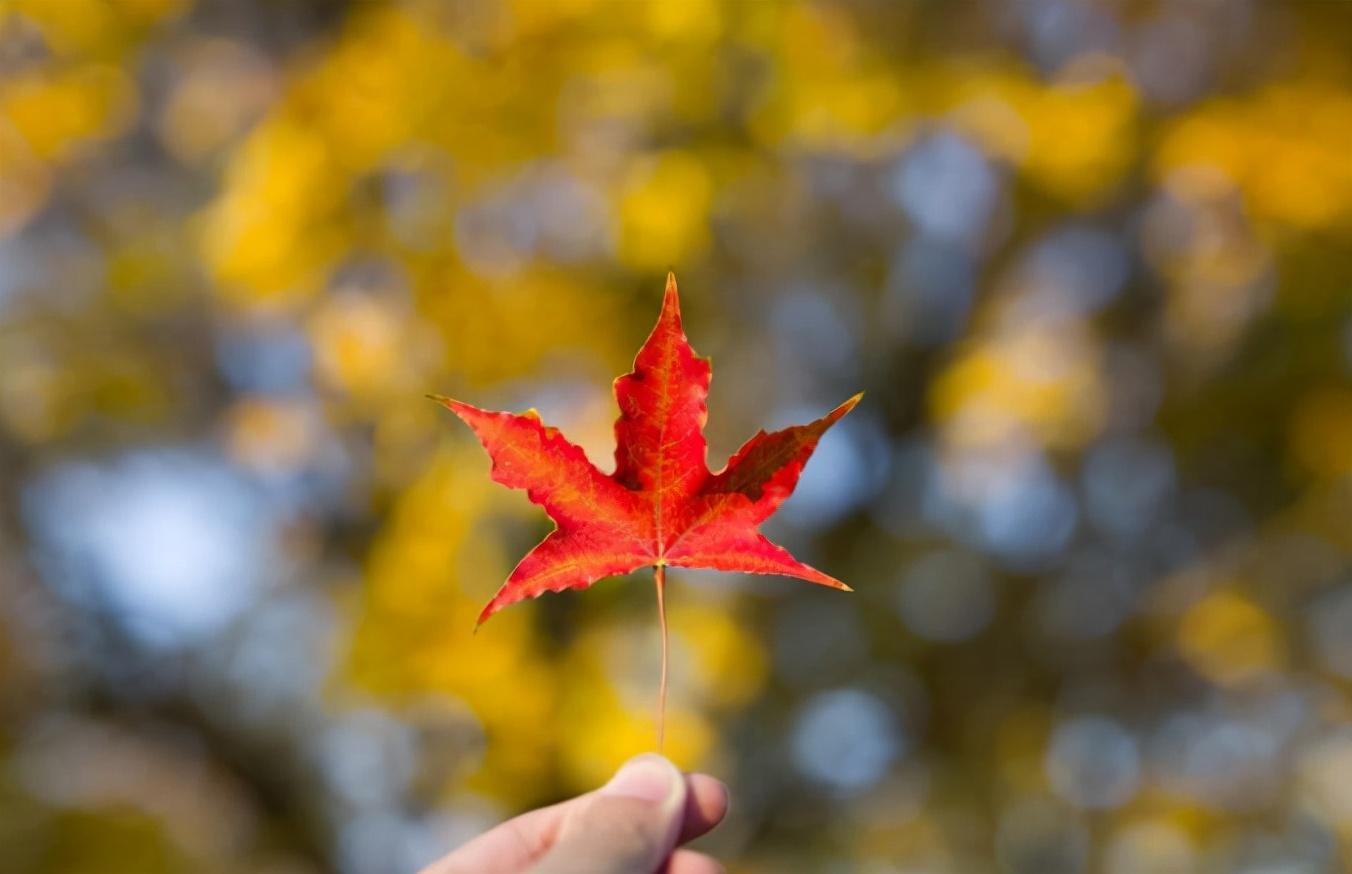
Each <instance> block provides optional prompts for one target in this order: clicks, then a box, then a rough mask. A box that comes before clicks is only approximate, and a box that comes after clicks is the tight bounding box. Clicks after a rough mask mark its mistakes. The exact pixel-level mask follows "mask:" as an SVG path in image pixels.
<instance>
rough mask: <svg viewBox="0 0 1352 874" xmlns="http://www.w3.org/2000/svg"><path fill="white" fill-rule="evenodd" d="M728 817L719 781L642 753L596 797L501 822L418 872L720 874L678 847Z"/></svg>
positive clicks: (711, 864) (724, 789) (593, 794)
mask: <svg viewBox="0 0 1352 874" xmlns="http://www.w3.org/2000/svg"><path fill="white" fill-rule="evenodd" d="M727 812H728V790H727V787H725V786H724V785H723V784H722V783H720V782H719V781H718V780H716V779H714V778H713V777H710V776H708V775H707V774H690V775H685V774H682V773H681V772H680V771H679V770H677V769H676V766H675V765H673V764H672V763H671V762H669V761H667V760H666V759H664V758H662V757H661V756H657V755H653V754H646V755H642V756H638V757H636V758H633V759H630V760H629V761H628V762H626V763H625V764H624V765H623V766H622V767H621V768H620V770H619V771H617V772H616V773H615V776H614V777H612V778H611V779H610V782H609V783H607V784H606V785H605V786H602V787H601V788H600V789H597V790H596V791H595V792H589V793H587V794H586V795H580V796H578V797H577V798H573V799H570V800H568V801H564V802H561V803H559V804H555V805H553V806H552V807H544V808H541V809H539V810H533V811H531V812H529V813H525V814H522V815H521V816H518V817H516V818H515V819H511V820H508V821H507V822H504V823H503V824H502V825H500V826H498V827H496V828H494V829H493V830H492V831H489V832H487V833H485V834H482V835H480V836H479V837H477V838H475V839H474V840H472V841H470V842H469V843H467V844H465V845H464V846H463V847H461V848H460V849H458V850H456V851H454V852H453V853H451V854H450V855H448V856H446V857H444V858H442V859H440V860H439V861H437V862H434V863H432V864H431V865H430V866H428V867H427V868H424V869H423V871H422V872H421V874H721V872H723V866H722V865H720V864H718V863H717V862H716V861H714V860H713V859H711V858H709V857H708V856H706V855H704V854H703V853H697V852H695V851H693V850H684V849H678V847H679V846H680V845H681V844H684V843H686V842H687V841H691V840H694V839H695V838H697V837H699V836H700V835H702V834H705V833H706V832H708V831H710V830H711V829H712V828H713V827H714V826H716V825H718V823H719V822H721V821H722V820H723V817H724V816H726V815H727Z"/></svg>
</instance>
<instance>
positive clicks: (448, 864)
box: [421, 774, 728, 874]
mask: <svg viewBox="0 0 1352 874" xmlns="http://www.w3.org/2000/svg"><path fill="white" fill-rule="evenodd" d="M595 794H596V793H595V792H589V793H587V794H585V795H581V796H579V797H577V798H570V799H569V800H567V801H561V802H559V803H558V804H554V805H550V806H549V807H542V808H540V809H539V810H532V811H528V812H526V813H523V814H521V815H520V816H517V817H515V818H514V819H510V820H508V821H507V822H504V823H502V824H501V825H499V826H497V827H496V828H494V829H492V830H491V831H488V832H485V833H484V834H482V835H480V836H478V837H477V838H475V839H474V840H472V841H469V842H468V843H466V844H464V845H463V846H461V847H459V848H458V849H457V850H455V852H453V853H451V854H450V855H448V856H446V857H445V858H443V859H441V860H440V861H438V862H435V863H433V864H432V865H429V866H428V867H427V868H424V869H423V870H422V872H421V874H462V872H463V874H499V872H517V871H522V870H524V869H525V868H526V867H528V866H529V865H531V864H533V863H535V862H537V861H539V859H540V857H541V856H543V855H544V854H545V853H546V852H548V851H549V849H550V848H551V847H552V846H553V845H554V843H555V841H556V840H557V839H558V835H559V831H560V829H561V828H562V826H563V822H564V820H565V819H567V818H568V816H569V814H570V812H573V811H576V810H578V809H579V808H580V807H582V806H584V805H586V804H587V803H589V801H590V799H591V798H592V797H593V796H594V795H595ZM727 810H728V790H727V787H726V786H724V785H723V783H722V782H721V781H719V780H717V779H715V778H713V777H710V776H709V775H708V774H689V775H687V776H686V805H685V819H684V822H683V823H682V826H681V833H680V837H679V838H678V840H677V843H681V844H683V843H685V842H687V841H692V840H694V839H695V838H697V837H700V836H701V835H704V834H707V833H708V832H709V831H710V830H711V829H713V827H714V826H716V825H718V823H719V822H721V821H722V819H723V817H724V816H726V815H727Z"/></svg>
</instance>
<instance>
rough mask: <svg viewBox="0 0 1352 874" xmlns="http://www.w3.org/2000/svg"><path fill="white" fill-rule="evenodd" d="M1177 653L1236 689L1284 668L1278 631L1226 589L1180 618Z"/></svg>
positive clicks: (1266, 617)
mask: <svg viewBox="0 0 1352 874" xmlns="http://www.w3.org/2000/svg"><path fill="white" fill-rule="evenodd" d="M1178 649H1179V652H1180V653H1181V654H1182V656H1183V658H1184V659H1185V660H1186V661H1187V662H1188V664H1189V665H1191V666H1192V667H1193V669H1194V670H1196V671H1197V672H1198V673H1199V674H1201V675H1203V676H1204V677H1206V678H1207V679H1209V680H1212V681H1213V682H1216V683H1219V684H1221V685H1226V686H1230V685H1235V684H1240V683H1245V682H1248V681H1252V680H1255V679H1258V678H1261V677H1264V676H1267V675H1269V674H1271V673H1272V672H1274V671H1276V670H1279V669H1280V668H1282V667H1283V664H1284V662H1285V650H1284V646H1283V642H1282V639H1281V629H1280V627H1279V626H1278V625H1277V623H1276V622H1275V621H1274V619H1273V618H1272V617H1271V616H1270V615H1268V613H1267V612H1266V611H1265V610H1263V608H1262V607H1260V606H1258V605H1257V604H1255V603H1254V602H1253V601H1251V600H1249V599H1247V598H1245V597H1244V596H1242V595H1240V594H1238V593H1236V592H1233V591H1228V590H1221V591H1217V592H1213V593H1211V594H1209V595H1207V596H1206V597H1205V598H1203V599H1202V600H1200V601H1198V602H1197V603H1196V604H1195V605H1193V606H1192V608H1191V609H1189V610H1188V612H1187V614H1186V615H1185V616H1184V617H1183V621H1182V623H1181V624H1180V625H1179V628H1178Z"/></svg>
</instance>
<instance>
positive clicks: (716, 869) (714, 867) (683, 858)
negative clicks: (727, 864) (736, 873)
mask: <svg viewBox="0 0 1352 874" xmlns="http://www.w3.org/2000/svg"><path fill="white" fill-rule="evenodd" d="M660 871H661V874H726V871H725V869H724V868H723V866H722V865H720V864H719V863H718V862H717V861H715V860H714V859H712V858H710V857H708V856H706V855H704V854H703V853H696V852H695V851H694V850H677V851H676V852H675V853H673V854H672V856H671V861H670V862H668V863H667V866H666V867H665V868H662V869H660Z"/></svg>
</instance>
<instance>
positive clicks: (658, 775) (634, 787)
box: [601, 753, 683, 801]
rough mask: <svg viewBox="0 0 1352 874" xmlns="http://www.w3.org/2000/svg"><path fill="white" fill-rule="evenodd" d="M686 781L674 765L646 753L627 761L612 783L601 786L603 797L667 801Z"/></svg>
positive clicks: (611, 779) (612, 778) (611, 780)
mask: <svg viewBox="0 0 1352 874" xmlns="http://www.w3.org/2000/svg"><path fill="white" fill-rule="evenodd" d="M682 779H683V778H682V777H681V772H680V771H677V770H676V766H675V765H673V764H672V763H671V762H669V761H667V760H666V759H664V758H662V757H661V756H658V755H654V754H652V753H645V754H643V755H641V756H636V757H634V758H632V759H630V760H629V761H627V762H625V763H624V765H623V767H621V768H620V770H619V771H617V772H616V774H615V776H614V777H611V778H610V782H609V783H607V784H606V785H604V786H602V787H601V794H602V795H620V796H623V797H625V798H639V799H642V800H644V801H665V800H667V799H668V798H670V797H671V796H672V795H673V794H674V793H675V792H676V789H677V787H678V786H679V785H680V781H681V780H682Z"/></svg>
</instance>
